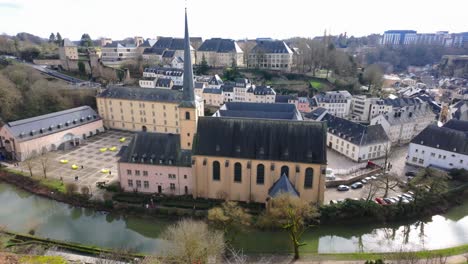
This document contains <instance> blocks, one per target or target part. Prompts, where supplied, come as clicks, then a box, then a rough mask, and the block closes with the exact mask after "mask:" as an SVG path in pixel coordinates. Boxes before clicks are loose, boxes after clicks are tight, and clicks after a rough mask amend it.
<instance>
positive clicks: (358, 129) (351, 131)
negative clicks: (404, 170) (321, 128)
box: [322, 113, 389, 146]
mask: <svg viewBox="0 0 468 264" xmlns="http://www.w3.org/2000/svg"><path fill="white" fill-rule="evenodd" d="M322 120H323V121H325V122H327V125H328V133H331V134H333V135H335V136H338V137H340V138H342V139H344V140H346V141H349V142H351V143H353V144H354V145H358V146H366V145H372V144H376V143H384V142H389V138H388V136H387V133H385V130H384V129H383V127H382V125H380V124H378V125H370V126H365V125H362V124H359V123H355V122H353V121H350V120H347V119H344V118H340V117H336V116H334V115H331V114H328V113H327V114H325V116H324V117H323V119H322Z"/></svg>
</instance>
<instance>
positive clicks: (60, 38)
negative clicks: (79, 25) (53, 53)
mask: <svg viewBox="0 0 468 264" xmlns="http://www.w3.org/2000/svg"><path fill="white" fill-rule="evenodd" d="M55 39H56V40H55V43H56V44H57V45H59V46H60V45H62V35H60V33H59V32H57V34H55Z"/></svg>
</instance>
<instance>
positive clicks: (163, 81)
mask: <svg viewBox="0 0 468 264" xmlns="http://www.w3.org/2000/svg"><path fill="white" fill-rule="evenodd" d="M172 83H173V82H172V79H171V78H158V80H157V81H156V87H170V86H171V84H172Z"/></svg>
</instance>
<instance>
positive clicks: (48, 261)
mask: <svg viewBox="0 0 468 264" xmlns="http://www.w3.org/2000/svg"><path fill="white" fill-rule="evenodd" d="M19 261H20V263H25V264H67V263H68V262H67V261H66V260H65V259H64V258H63V257H59V256H24V257H21V258H20V259H19Z"/></svg>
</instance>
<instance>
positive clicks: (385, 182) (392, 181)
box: [374, 173, 400, 197]
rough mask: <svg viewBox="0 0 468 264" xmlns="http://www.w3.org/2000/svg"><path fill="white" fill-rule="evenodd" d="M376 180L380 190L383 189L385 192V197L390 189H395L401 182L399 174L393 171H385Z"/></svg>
mask: <svg viewBox="0 0 468 264" xmlns="http://www.w3.org/2000/svg"><path fill="white" fill-rule="evenodd" d="M374 181H375V182H376V184H377V185H378V188H379V190H382V191H383V192H384V195H383V197H387V196H388V192H389V191H390V190H395V189H396V187H397V186H398V184H399V183H400V180H399V179H398V176H397V175H396V174H393V173H385V174H383V175H382V176H380V177H378V178H377V179H376V180H374Z"/></svg>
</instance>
